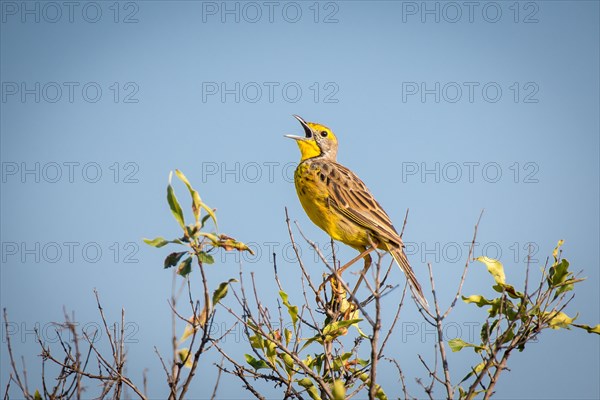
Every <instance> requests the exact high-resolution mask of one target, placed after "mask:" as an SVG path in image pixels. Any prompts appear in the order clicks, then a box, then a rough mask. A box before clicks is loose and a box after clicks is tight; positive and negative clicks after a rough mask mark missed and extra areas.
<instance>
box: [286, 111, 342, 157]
mask: <svg viewBox="0 0 600 400" xmlns="http://www.w3.org/2000/svg"><path fill="white" fill-rule="evenodd" d="M294 118H296V119H297V120H298V121H299V122H300V124H301V125H302V128H303V129H304V136H295V135H285V137H288V138H290V139H294V140H295V141H296V143H298V147H299V148H300V154H301V159H300V161H304V160H306V159H308V158H313V157H318V156H323V157H326V158H328V159H330V160H333V161H335V159H336V156H337V148H338V141H337V138H336V137H335V135H334V134H333V132H332V131H331V129H329V128H328V127H326V126H325V125H321V124H316V123H314V122H306V121H304V120H303V119H302V118H300V117H299V116H297V115H294Z"/></svg>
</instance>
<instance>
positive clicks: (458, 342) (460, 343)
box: [448, 338, 484, 353]
mask: <svg viewBox="0 0 600 400" xmlns="http://www.w3.org/2000/svg"><path fill="white" fill-rule="evenodd" d="M448 346H450V350H452V351H453V352H455V353H456V352H457V351H461V350H462V349H464V348H465V347H473V349H474V350H475V351H476V352H479V351H481V350H483V349H484V348H483V347H481V346H477V345H474V344H472V343H467V342H465V341H464V340H462V339H461V338H454V339H450V340H448Z"/></svg>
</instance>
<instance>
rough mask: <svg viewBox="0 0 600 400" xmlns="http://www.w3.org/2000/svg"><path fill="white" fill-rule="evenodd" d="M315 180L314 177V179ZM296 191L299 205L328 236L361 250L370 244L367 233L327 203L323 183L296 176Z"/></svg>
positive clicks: (325, 189) (310, 178)
mask: <svg viewBox="0 0 600 400" xmlns="http://www.w3.org/2000/svg"><path fill="white" fill-rule="evenodd" d="M315 178H316V177H315ZM294 181H295V183H296V191H297V193H298V198H299V199H300V204H302V207H303V208H304V211H305V212H306V214H307V215H308V217H309V218H310V220H311V221H312V222H313V223H314V224H315V225H317V226H318V227H319V228H321V229H323V230H324V231H325V232H327V233H328V234H329V236H331V237H332V238H333V239H334V240H339V241H340V242H343V243H345V244H347V245H349V246H351V247H354V248H362V247H364V246H367V245H369V244H370V242H369V238H368V237H367V231H366V230H365V229H364V228H362V227H360V226H358V225H356V224H355V223H354V222H353V221H351V220H349V219H348V218H346V217H345V216H343V215H342V214H340V213H339V212H338V211H337V210H335V209H334V208H333V207H332V206H331V205H330V204H329V201H328V194H327V188H326V187H323V186H322V185H324V183H322V182H321V181H319V180H318V179H313V177H312V176H302V177H299V176H296V178H295V180H294Z"/></svg>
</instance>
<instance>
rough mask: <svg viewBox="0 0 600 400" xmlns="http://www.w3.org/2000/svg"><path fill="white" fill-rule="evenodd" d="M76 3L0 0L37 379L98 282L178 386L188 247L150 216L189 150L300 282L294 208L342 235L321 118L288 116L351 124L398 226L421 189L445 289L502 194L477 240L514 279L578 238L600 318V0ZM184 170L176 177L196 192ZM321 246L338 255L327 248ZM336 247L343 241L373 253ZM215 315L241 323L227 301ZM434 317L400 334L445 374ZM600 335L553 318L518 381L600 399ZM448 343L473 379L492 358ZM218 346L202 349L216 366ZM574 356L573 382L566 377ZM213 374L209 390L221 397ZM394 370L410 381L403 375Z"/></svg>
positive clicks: (113, 312)
mask: <svg viewBox="0 0 600 400" xmlns="http://www.w3.org/2000/svg"><path fill="white" fill-rule="evenodd" d="M315 4H316V6H315ZM73 7H74V8H73V9H69V8H68V7H67V6H64V5H61V3H43V2H5V1H3V2H2V23H1V33H2V35H1V38H0V44H1V48H2V50H1V52H2V54H1V55H2V57H1V60H0V72H1V81H2V100H1V104H0V105H1V118H0V129H1V136H0V139H1V142H0V144H1V151H0V156H1V160H2V183H1V188H2V190H1V195H0V200H1V215H0V216H1V220H2V224H1V230H0V233H1V236H2V237H1V242H2V260H1V270H0V277H1V286H0V288H1V294H0V302H1V304H2V307H6V308H7V310H8V313H9V317H10V319H11V321H13V325H11V327H12V328H13V329H14V335H13V336H12V337H13V342H14V346H15V351H16V352H17V353H18V354H22V355H23V356H24V357H25V360H26V362H27V365H28V369H29V371H30V382H32V384H34V385H35V384H37V383H39V380H37V374H36V371H39V369H37V370H36V368H38V366H39V358H38V357H37V354H38V349H37V345H36V343H35V340H34V337H33V335H32V333H31V332H32V329H33V327H34V326H39V327H41V328H42V329H44V328H46V331H47V335H48V337H47V339H49V340H52V339H53V336H52V332H51V329H49V328H48V327H49V326H50V325H49V324H50V323H51V322H52V321H57V320H61V319H62V315H63V306H64V307H66V309H67V310H70V311H71V310H72V311H74V312H75V315H76V317H77V319H78V320H79V321H80V322H81V324H82V326H86V324H90V326H93V324H94V323H96V322H97V321H98V316H97V311H96V309H95V300H94V297H93V293H92V289H93V288H97V289H98V291H99V292H100V295H101V298H102V300H103V303H104V307H105V310H106V311H107V313H108V314H109V315H110V317H109V319H110V320H111V321H113V322H114V321H117V320H118V318H119V312H120V309H121V307H123V308H124V309H125V310H126V313H127V319H128V321H130V322H131V323H132V324H131V325H128V328H129V329H131V338H132V340H131V342H130V343H128V351H129V355H130V366H129V370H130V371H131V372H132V375H133V376H134V378H138V380H141V371H142V370H143V369H144V368H149V373H150V374H151V376H153V377H156V378H155V379H153V381H152V382H151V384H150V387H149V389H150V393H151V395H153V396H155V397H163V396H164V393H166V390H165V387H166V386H165V385H164V383H163V381H162V378H163V377H162V369H161V367H160V364H159V362H158V360H157V358H156V356H155V354H154V352H153V346H157V347H159V348H160V349H163V350H164V351H168V346H169V334H170V322H169V321H170V319H169V318H170V317H169V308H168V306H167V302H166V299H167V298H168V297H169V294H170V290H171V274H170V273H169V272H167V271H164V270H163V269H162V260H163V258H164V257H165V256H166V254H167V253H168V250H166V249H160V250H156V249H153V248H150V247H148V246H145V245H144V244H143V243H142V242H141V238H142V237H154V236H158V235H163V236H174V235H177V234H178V232H177V225H176V223H175V222H174V221H173V219H172V217H171V215H170V213H169V211H168V209H167V205H166V201H165V186H166V183H167V177H168V173H169V171H171V170H174V169H175V168H179V169H181V170H182V171H184V172H185V173H186V175H187V176H188V178H189V179H190V180H191V181H192V183H194V185H195V186H196V187H197V188H198V190H199V191H200V194H201V195H202V197H203V199H204V200H205V201H206V202H207V203H208V204H209V205H211V206H212V207H216V208H217V209H218V216H219V222H220V228H221V231H222V232H224V233H227V234H229V235H231V236H234V237H236V238H238V239H239V240H242V241H245V242H249V243H252V244H253V245H254V246H255V248H256V249H257V253H258V256H257V257H254V258H242V259H241V261H242V265H243V268H244V270H245V271H247V272H250V271H254V272H255V274H256V276H257V277H259V278H260V279H259V280H258V282H259V285H260V286H261V287H260V289H261V293H263V292H264V295H265V296H266V298H267V299H268V300H267V301H274V299H275V297H276V295H277V291H276V289H275V286H274V282H273V281H272V280H271V274H272V269H271V260H270V256H269V255H270V253H272V252H273V251H275V252H276V253H277V254H278V260H279V263H280V265H279V271H280V273H281V275H282V276H281V277H282V282H283V283H284V286H287V287H289V291H290V295H291V296H292V297H293V298H294V299H295V300H297V301H300V300H301V297H300V296H301V294H300V292H297V288H295V286H294V284H295V283H296V282H297V279H298V268H297V264H296V263H295V260H294V258H293V257H292V254H291V252H290V248H289V239H288V236H287V228H286V225H285V220H284V207H288V210H289V213H290V216H291V217H292V219H294V220H297V221H298V223H299V224H300V226H301V227H302V229H303V231H304V232H305V233H306V234H307V235H308V236H309V237H311V238H312V239H313V240H315V241H316V242H317V243H319V244H320V245H321V247H323V246H325V245H326V244H327V243H328V238H327V237H326V236H325V234H324V233H323V232H321V231H320V230H319V229H318V228H316V227H315V226H313V225H312V224H311V222H310V221H309V220H308V218H307V217H306V216H305V214H304V212H303V211H302V209H301V206H300V204H299V202H298V200H297V198H296V194H295V190H294V186H293V182H292V181H291V177H292V172H293V169H294V166H295V164H296V163H297V160H298V159H299V154H298V150H297V148H296V145H295V144H294V143H292V142H291V141H290V140H288V139H284V138H283V135H284V134H289V133H292V134H300V133H301V128H300V126H299V125H298V123H297V121H296V120H295V119H293V118H292V117H291V114H298V115H301V116H302V117H304V118H305V119H306V120H308V121H315V122H320V123H323V124H325V125H327V126H329V127H330V128H332V129H333V131H334V132H335V133H336V135H337V136H338V139H339V141H340V149H339V156H338V159H339V161H340V162H341V163H342V164H344V165H346V166H348V167H350V168H351V169H353V170H354V171H355V172H356V173H357V174H358V175H359V176H360V177H361V178H362V179H363V180H364V181H365V182H366V183H367V185H368V186H369V188H370V189H371V190H372V192H373V193H374V194H375V196H376V197H377V199H378V200H379V202H380V203H381V204H382V205H383V206H384V208H385V209H386V210H387V212H388V214H389V215H390V216H391V218H392V220H394V221H395V224H396V226H401V224H402V219H403V217H404V214H405V212H406V209H407V208H409V209H410V214H409V221H408V225H407V228H406V231H405V236H404V238H405V241H406V243H407V250H408V252H409V258H410V259H411V262H412V263H413V266H414V268H415V270H416V273H417V276H418V277H419V278H420V280H421V281H425V280H426V271H425V263H426V262H432V263H433V266H434V270H435V272H436V275H437V276H438V279H439V283H438V289H439V291H440V294H441V295H442V296H445V298H446V299H450V298H451V296H452V295H453V293H454V292H455V290H456V283H457V280H458V277H459V275H460V271H461V267H462V265H463V264H464V261H465V259H466V256H467V248H466V247H465V245H464V243H465V242H468V241H470V239H471V237H472V230H473V226H474V224H475V222H476V220H477V217H478V215H479V213H480V211H481V210H482V209H485V213H484V216H483V219H482V222H481V225H480V231H479V236H478V241H479V246H478V250H479V253H477V250H476V255H480V254H481V255H489V256H492V257H495V256H497V257H500V259H501V260H502V261H503V262H504V263H505V265H506V272H507V276H508V277H509V279H510V277H511V276H512V277H514V282H515V283H517V282H520V281H519V280H520V279H521V278H522V276H523V271H524V268H525V262H524V260H525V259H526V255H527V248H528V247H529V246H532V248H533V249H534V250H535V254H534V257H535V258H537V259H538V263H537V264H539V265H541V264H543V262H544V260H545V258H546V257H547V256H548V255H550V254H551V251H552V248H553V247H554V246H555V244H556V242H557V240H558V239H564V240H565V241H566V243H565V246H564V252H565V253H564V254H565V257H566V258H568V259H569V260H570V261H571V263H572V265H573V267H574V269H575V270H583V276H586V277H587V278H588V279H587V281H585V282H584V283H583V284H581V285H580V287H579V288H578V290H577V296H576V297H575V299H574V300H573V302H572V303H571V305H570V306H569V311H570V312H571V313H573V314H575V313H576V312H579V315H580V316H579V321H581V322H582V323H588V324H596V323H598V322H599V320H600V311H599V306H598V305H599V303H600V298H599V290H598V289H599V286H600V275H599V272H598V259H599V256H600V254H599V251H598V243H599V241H600V240H599V239H600V238H599V230H600V229H599V228H600V227H599V219H600V216H599V210H598V204H599V200H600V193H599V179H598V171H599V169H600V165H599V136H600V135H599V132H600V127H599V114H598V110H599V107H600V104H599V90H600V89H599V85H600V82H599V76H598V71H599V70H600V65H599V47H598V37H599V34H600V32H599V5H598V3H597V2H593V1H574V2H561V1H539V2H518V3H515V2H497V3H495V2H474V5H473V6H472V7H473V8H469V6H465V5H464V4H463V3H462V2H456V3H455V2H451V3H443V2H427V3H423V2H391V1H374V2H371V1H369V2H367V1H348V2H322V3H313V2H275V3H274V5H273V8H269V6H265V5H264V4H263V3H262V2H250V3H244V2H227V3H223V2H195V1H176V2H166V1H139V2H128V3H120V4H119V7H118V8H116V7H115V6H114V5H113V3H112V2H106V3H105V2H97V3H94V2H81V3H77V4H76V5H74V6H73ZM184 189H185V188H184V187H182V186H178V187H177V190H178V191H179V193H180V197H182V198H183V197H184V194H185V192H184V191H183V190H184ZM303 247H304V250H305V253H304V254H305V256H306V257H308V259H309V260H310V261H311V262H312V265H313V268H315V271H316V272H315V274H316V275H317V276H318V275H319V274H320V270H319V268H322V266H321V265H320V264H318V263H316V262H314V261H313V259H312V257H313V255H312V254H311V253H310V251H309V249H308V247H307V246H305V245H303ZM339 251H340V253H339V256H340V257H341V258H342V259H344V258H346V259H349V258H350V257H352V256H353V255H354V254H355V252H354V251H353V250H351V249H348V248H346V247H344V246H341V247H340V249H339ZM211 268H212V269H211V270H210V272H209V275H210V279H211V282H214V285H215V286H216V284H217V283H218V282H220V281H223V280H225V279H227V278H229V277H234V276H236V275H237V273H238V268H239V262H238V260H236V258H235V257H234V256H231V255H230V256H220V257H217V264H216V265H214V266H213V267H211ZM533 270H536V271H537V268H533ZM196 278H197V277H196ZM394 278H395V279H396V281H397V282H403V277H401V276H400V274H399V273H397V274H396V275H395V277H394ZM296 286H297V285H296ZM489 286H491V285H490V278H489V275H488V274H487V272H485V269H484V268H483V266H479V265H474V268H473V270H472V273H471V274H470V276H469V277H468V280H467V283H466V285H465V293H466V294H473V293H482V292H483V294H485V293H486V292H485V290H490V289H489ZM487 294H488V295H490V294H491V293H489V292H487ZM392 297H393V296H392V295H391V296H388V298H389V299H386V300H387V301H389V305H388V307H389V313H393V311H394V300H395V299H393V298H392ZM386 310H387V309H386ZM481 317H482V312H481V310H476V309H474V307H468V306H466V305H459V306H458V309H457V310H456V314H455V320H453V322H454V323H456V326H457V327H458V329H459V331H460V332H459V335H460V336H461V337H463V338H464V339H465V340H467V339H468V334H469V333H468V332H469V330H468V327H469V326H470V325H469V323H470V322H472V321H478V320H480V318H481ZM218 318H219V322H220V323H221V324H222V326H223V327H227V326H230V325H228V324H231V319H230V318H228V317H227V316H226V315H225V313H224V312H221V313H220V314H219V316H218ZM420 323H421V320H420V319H419V317H418V315H417V313H416V311H415V309H414V307H412V305H411V307H408V308H407V309H406V314H405V317H404V318H403V320H402V321H401V327H400V328H401V329H400V330H399V331H398V332H397V340H395V341H394V342H393V343H392V344H393V346H391V347H390V351H391V352H393V354H395V355H396V356H397V357H398V358H399V359H400V360H401V361H402V364H403V366H404V368H405V370H406V371H407V376H408V378H409V382H410V383H409V384H410V385H411V389H412V390H411V391H412V393H413V394H414V395H419V396H421V395H422V392H420V391H419V388H418V387H417V385H416V384H415V383H414V378H415V377H418V376H424V375H425V372H424V371H423V370H422V367H421V365H420V363H419V361H418V359H417V357H416V353H417V352H419V353H421V354H429V355H431V353H430V351H431V347H432V346H433V339H432V335H431V334H430V333H428V332H427V331H424V330H423V329H422V327H421V325H419V324H420ZM415 324H416V325H415ZM415 326H417V327H418V333H417V334H412V333H411V332H413V328H414V327H415ZM2 338H3V343H2V350H1V358H0V361H1V362H0V366H1V368H0V370H1V371H2V374H1V376H0V383H1V384H2V387H3V388H4V387H5V385H6V382H7V379H8V372H7V368H8V359H7V354H6V350H5V346H4V340H5V333H3V336H2ZM599 344H600V342H599V340H598V338H597V337H592V336H589V335H587V334H584V333H581V332H579V331H570V332H566V331H558V332H549V333H545V334H544V335H542V336H541V337H540V340H539V342H538V343H535V344H532V345H531V346H530V347H529V348H528V349H527V351H526V352H524V353H523V354H518V355H517V356H515V357H514V360H513V363H512V366H511V372H510V373H507V374H506V376H504V378H503V380H502V381H501V383H500V384H499V386H498V388H497V390H498V394H497V396H498V398H503V399H504V398H506V399H516V398H589V399H592V398H598V397H599V396H600V387H599V386H598V381H597V376H598V373H599V372H600V364H599V359H600V357H598V355H599V352H600V347H599ZM227 345H228V346H230V349H231V352H232V354H234V355H237V356H241V355H242V354H243V353H244V352H247V344H246V343H244V342H243V341H241V340H240V336H233V337H232V339H231V340H229V341H228V342H227ZM428 352H429V353H428ZM451 357H452V358H451V361H452V362H453V363H454V364H453V365H454V366H455V368H456V370H457V372H456V373H455V376H456V378H457V379H460V378H459V375H460V376H462V375H463V372H464V371H468V366H469V365H470V362H472V361H474V359H472V358H470V357H469V355H466V354H465V355H463V354H462V353H459V354H452V355H451ZM218 360H219V358H218V357H217V355H216V354H211V355H209V356H208V358H207V359H206V360H205V361H204V362H205V363H206V364H205V365H206V366H207V369H208V371H206V372H205V373H206V374H207V375H206V377H207V378H206V379H207V380H208V381H210V379H212V377H214V372H213V371H212V370H210V369H209V368H208V366H210V365H211V362H215V361H218ZM464 373H466V372H464ZM136 374H137V375H136ZM557 376H560V379H561V381H563V382H568V383H569V384H565V385H556V384H550V385H549V384H548V383H549V382H554V381H556V379H557ZM203 379H204V378H200V380H199V381H198V382H197V384H196V385H193V387H192V389H191V394H192V395H193V397H196V398H200V397H207V396H210V393H211V391H212V386H211V387H209V388H207V385H203V384H201V382H202V381H203ZM224 379H225V378H224ZM381 380H382V384H383V385H384V387H385V386H386V383H387V386H389V387H392V388H393V387H396V376H395V375H393V374H391V373H390V374H385V373H384V374H382V376H381ZM226 382H227V383H226V384H224V385H222V388H221V389H220V390H221V391H220V392H219V393H220V395H221V396H222V397H224V398H236V397H237V398H239V397H245V396H246V393H244V392H243V389H241V385H240V384H239V382H237V381H236V380H234V379H233V378H227V380H226ZM209 386H210V385H209ZM264 390H265V391H266V392H267V393H271V395H273V396H276V392H272V391H270V390H271V389H269V388H268V387H266V386H265V387H264ZM394 390H395V389H391V390H390V393H388V394H389V395H392V396H393V395H398V394H399V392H398V393H394Z"/></svg>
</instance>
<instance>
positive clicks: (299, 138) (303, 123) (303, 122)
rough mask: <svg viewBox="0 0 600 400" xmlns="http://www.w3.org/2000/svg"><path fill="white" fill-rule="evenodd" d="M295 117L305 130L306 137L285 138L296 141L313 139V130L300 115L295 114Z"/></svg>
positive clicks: (292, 136)
mask: <svg viewBox="0 0 600 400" xmlns="http://www.w3.org/2000/svg"><path fill="white" fill-rule="evenodd" d="M293 116H294V118H296V119H297V120H298V122H300V124H301V125H302V128H304V135H305V136H304V137H302V136H296V135H285V137H287V138H290V139H294V140H306V139H310V138H312V130H311V129H310V126H308V124H307V123H306V121H305V120H303V119H302V117H300V116H299V115H295V114H293Z"/></svg>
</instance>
